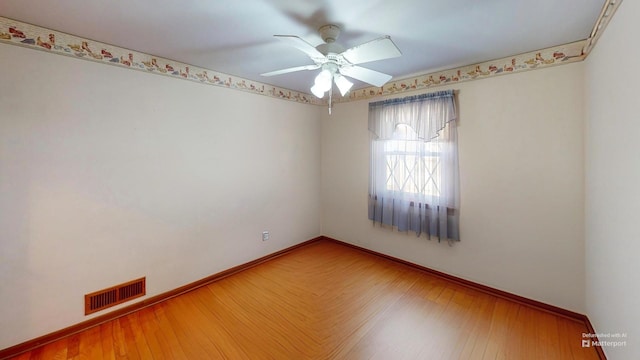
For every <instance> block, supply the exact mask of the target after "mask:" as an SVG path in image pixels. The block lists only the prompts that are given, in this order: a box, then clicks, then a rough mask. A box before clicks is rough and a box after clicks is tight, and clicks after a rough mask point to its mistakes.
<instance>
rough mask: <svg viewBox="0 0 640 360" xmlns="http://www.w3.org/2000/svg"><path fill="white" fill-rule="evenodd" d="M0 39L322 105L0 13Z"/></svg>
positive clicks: (305, 97)
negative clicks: (14, 18)
mask: <svg viewBox="0 0 640 360" xmlns="http://www.w3.org/2000/svg"><path fill="white" fill-rule="evenodd" d="M0 43H6V44H13V45H20V46H23V47H28V48H31V49H37V50H43V51H47V52H51V53H54V54H59V55H65V56H71V57H75V58H79V59H84V60H90V61H95V62H100V63H104V64H109V65H115V66H118V67H123V68H128V69H134V70H140V71H145V72H149V73H153V74H158V75H164V76H169V77H173V78H176V79H183V80H190V81H195V82H199V83H203V84H208V85H213V86H220V87H226V88H230V89H236V90H241V91H247V92H251V93H254V94H260V95H266V96H270V97H274V98H279V99H285V100H291V101H296V102H300V103H306V104H317V105H321V104H324V103H325V102H324V101H323V100H322V99H318V98H316V97H315V96H313V95H310V94H305V93H301V92H297V91H293V90H289V89H284V88H280V87H276V86H272V85H269V84H264V83H260V82H257V81H252V80H248V79H243V78H240V77H237V76H232V75H228V74H225V73H221V72H218V71H214V70H210V69H205V68H201V67H197V66H193V65H189V64H185V63H181V62H177V61H174V60H168V59H164V58H161V57H157V56H153V55H149V54H145V53H141V52H138V51H135V50H129V49H125V48H121V47H118V46H113V45H109V44H104V43H101V42H98V41H93V40H88V39H84V38H81V37H78V36H74V35H69V34H66V33H63V32H59V31H54V30H49V29H46V28H43V27H40V26H35V25H30V24H26V23H23V22H20V21H16V20H12V19H8V18H5V17H1V16H0Z"/></svg>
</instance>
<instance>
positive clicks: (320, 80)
mask: <svg viewBox="0 0 640 360" xmlns="http://www.w3.org/2000/svg"><path fill="white" fill-rule="evenodd" d="M332 80H333V74H332V73H331V71H330V70H328V69H322V71H321V72H320V74H318V76H316V80H315V85H314V86H317V87H318V88H320V89H321V90H322V92H325V91H329V89H331V82H332Z"/></svg>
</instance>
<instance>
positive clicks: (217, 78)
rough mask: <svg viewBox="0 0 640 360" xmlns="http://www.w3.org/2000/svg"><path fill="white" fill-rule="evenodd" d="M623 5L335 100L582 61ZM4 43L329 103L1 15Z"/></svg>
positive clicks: (608, 5)
mask: <svg viewBox="0 0 640 360" xmlns="http://www.w3.org/2000/svg"><path fill="white" fill-rule="evenodd" d="M621 2H622V1H621V0H607V1H606V2H605V4H604V7H603V10H602V12H601V14H600V16H599V18H598V20H597V21H596V24H595V25H594V30H593V31H592V33H591V36H590V37H589V38H587V39H584V40H580V41H577V42H573V43H569V44H563V45H557V46H553V47H549V48H546V49H541V50H537V51H531V52H527V53H523V54H518V55H513V56H509V57H504V58H500V59H496V60H490V61H486V62H482V63H477V64H472V65H467V66H461V67H456V68H452V69H448V70H441V71H435V72H430V73H426V74H422V75H416V76H413V77H408V78H404V79H399V80H391V81H390V82H388V83H387V84H385V85H384V86H382V87H367V88H363V89H358V90H354V91H351V92H350V93H349V94H347V96H345V97H340V96H335V95H336V94H334V99H333V100H334V102H348V101H357V100H363V99H371V98H375V97H380V96H386V95H392V94H397V93H403V92H409V91H416V90H420V89H427V88H431V87H437V86H443V85H448V84H455V83H460V82H466V81H471V80H480V79H486V78H489V77H494V76H500V75H506V74H513V73H519V72H523V71H529V70H536V69H543V68H547V67H550V66H557V65H562V64H569V63H573V62H578V61H582V60H584V59H585V58H586V57H587V55H588V53H589V52H590V51H591V49H592V48H593V46H594V44H595V41H596V40H597V38H598V37H599V36H600V35H601V34H602V32H603V31H604V28H605V27H606V25H607V24H608V22H609V20H610V19H611V17H612V16H613V13H614V12H615V10H616V9H617V7H618V6H619V5H620V3H621ZM0 43H5V44H11V45H18V46H23V47H27V48H31V49H36V50H41V51H46V52H50V53H54V54H58V55H64V56H69V57H74V58H78V59H83V60H89V61H94V62H100V63H103V64H108V65H113V66H118V67H122V68H127V69H132V70H138V71H144V72H148V73H153V74H157V75H163V76H169V77H172V78H175V79H181V80H189V81H194V82H198V83H202V84H206V85H213V86H218V87H224V88H229V89H234V90H240V91H246V92H250V93H254V94H259V95H265V96H269V97H273V98H277V99H283V100H289V101H295V102H299V103H304V104H313V105H326V104H327V100H325V99H318V98H316V97H315V96H313V95H311V94H308V93H303V92H298V91H294V90H290V89H286V88H280V87H276V86H273V85H269V84H266V83H261V82H257V81H253V80H248V79H244V78H241V77H237V76H233V75H229V74H225V73H222V72H218V71H215V70H211V69H206V68H201V67H197V66H193V65H190V64H185V63H181V62H178V61H174V60H169V59H165V58H162V57H158V56H153V55H150V54H145V53H142V52H138V51H135V50H130V49H126V48H122V47H118V46H114V45H109V44H105V43H101V42H98V41H93V40H89V39H85V38H82V37H78V36H75V35H70V34H66V33H63V32H59V31H55V30H50V29H47V28H44V27H40V26H36V25H31V24H27V23H23V22H20V21H17V20H12V19H9V18H5V17H2V16H0Z"/></svg>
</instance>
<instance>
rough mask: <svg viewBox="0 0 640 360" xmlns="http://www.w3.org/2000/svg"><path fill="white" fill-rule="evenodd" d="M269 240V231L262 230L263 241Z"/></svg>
mask: <svg viewBox="0 0 640 360" xmlns="http://www.w3.org/2000/svg"><path fill="white" fill-rule="evenodd" d="M267 240H269V232H268V231H263V232H262V241H267Z"/></svg>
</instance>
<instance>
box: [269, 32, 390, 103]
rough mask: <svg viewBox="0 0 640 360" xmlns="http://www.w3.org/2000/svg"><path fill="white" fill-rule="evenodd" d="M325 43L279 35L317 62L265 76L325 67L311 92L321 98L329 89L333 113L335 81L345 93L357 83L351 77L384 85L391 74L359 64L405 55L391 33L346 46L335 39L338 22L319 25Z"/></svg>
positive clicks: (278, 36)
mask: <svg viewBox="0 0 640 360" xmlns="http://www.w3.org/2000/svg"><path fill="white" fill-rule="evenodd" d="M318 32H319V33H320V37H321V38H322V40H324V44H320V45H318V46H316V47H314V46H313V45H311V44H309V43H308V42H306V41H305V40H303V39H301V38H300V37H298V36H294V35H275V37H276V38H278V39H280V40H282V41H285V42H287V43H288V44H290V45H291V46H293V47H295V48H296V49H298V50H300V51H302V52H304V53H305V54H307V56H309V58H311V60H312V61H313V62H314V63H315V64H314V65H303V66H296V67H292V68H287V69H282V70H276V71H271V72H267V73H264V74H261V75H262V76H274V75H281V74H286V73H290V72H295V71H302V70H317V69H322V70H321V71H320V73H319V74H318V76H316V78H315V82H314V85H313V86H312V87H311V92H312V93H313V95H315V96H317V97H318V98H323V97H324V94H325V93H326V92H329V113H331V96H332V94H333V83H334V82H335V84H336V86H337V87H338V90H340V94H342V96H344V95H345V94H346V93H347V92H348V91H349V90H350V89H351V87H352V86H353V83H352V82H351V81H349V80H348V79H347V77H350V78H353V79H356V80H360V81H363V82H366V83H368V84H371V85H373V86H376V87H381V86H382V85H384V84H385V83H386V82H387V81H389V80H391V75H387V74H383V73H381V72H378V71H374V70H371V69H367V68H364V67H361V66H357V64H362V63H366V62H370V61H377V60H384V59H391V58H394V57H398V56H400V55H402V53H401V52H400V50H399V49H398V47H397V46H396V45H395V44H394V43H393V41H391V38H390V37H389V36H383V37H380V38H377V39H375V40H372V41H369V42H366V43H364V44H360V45H357V46H354V47H352V48H350V49H347V50H345V49H344V47H342V46H341V45H340V44H337V43H336V42H335V41H336V39H337V38H338V36H339V35H340V27H339V26H337V25H332V24H329V25H324V26H322V27H320V28H319V29H318Z"/></svg>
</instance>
